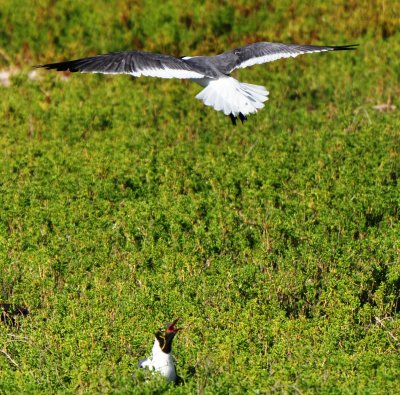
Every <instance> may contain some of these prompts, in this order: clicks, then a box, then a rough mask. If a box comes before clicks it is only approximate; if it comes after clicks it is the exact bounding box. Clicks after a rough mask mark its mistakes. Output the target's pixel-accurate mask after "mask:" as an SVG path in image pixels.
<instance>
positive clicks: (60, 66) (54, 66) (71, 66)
mask: <svg viewBox="0 0 400 395" xmlns="http://www.w3.org/2000/svg"><path fill="white" fill-rule="evenodd" d="M33 67H34V68H35V69H47V70H57V71H71V72H72V73H74V72H76V71H79V69H78V68H77V67H76V65H75V62H74V61H67V62H59V63H47V64H39V65H37V66H33Z"/></svg>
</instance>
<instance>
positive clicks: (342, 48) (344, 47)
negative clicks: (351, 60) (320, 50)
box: [331, 44, 360, 51]
mask: <svg viewBox="0 0 400 395" xmlns="http://www.w3.org/2000/svg"><path fill="white" fill-rule="evenodd" d="M359 45H360V44H349V45H333V46H331V48H332V50H333V51H353V50H355V49H357V47H358V46H359Z"/></svg>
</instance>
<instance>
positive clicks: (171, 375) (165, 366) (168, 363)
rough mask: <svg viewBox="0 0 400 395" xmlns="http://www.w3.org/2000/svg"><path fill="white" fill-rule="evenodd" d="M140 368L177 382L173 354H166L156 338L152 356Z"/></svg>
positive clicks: (141, 363)
mask: <svg viewBox="0 0 400 395" xmlns="http://www.w3.org/2000/svg"><path fill="white" fill-rule="evenodd" d="M139 367H140V368H146V369H149V370H153V371H155V372H158V373H160V374H161V375H162V376H164V377H165V378H166V379H167V380H168V381H176V379H177V375H176V370H175V363H174V359H173V357H172V352H170V353H165V352H164V351H163V350H162V349H161V347H160V344H159V342H158V339H157V338H156V339H155V340H154V344H153V348H152V350H151V356H150V357H149V358H146V359H144V360H142V361H140V362H139Z"/></svg>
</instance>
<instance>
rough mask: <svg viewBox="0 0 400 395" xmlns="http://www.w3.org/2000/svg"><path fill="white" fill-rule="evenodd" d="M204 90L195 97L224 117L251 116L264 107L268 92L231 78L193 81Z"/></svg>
mask: <svg viewBox="0 0 400 395" xmlns="http://www.w3.org/2000/svg"><path fill="white" fill-rule="evenodd" d="M193 81H194V82H197V83H198V84H199V85H201V86H205V88H204V89H203V90H202V91H201V92H200V93H199V94H198V95H197V96H196V99H200V100H202V101H203V102H204V104H205V105H206V106H211V107H213V108H214V109H216V110H217V111H223V112H224V114H225V115H229V114H232V115H233V116H238V115H239V114H242V115H244V116H246V115H247V114H252V113H255V112H257V110H259V109H260V108H263V107H264V104H263V102H265V101H266V100H268V94H269V92H268V91H267V90H266V89H265V88H264V87H263V86H260V85H253V84H246V83H244V82H239V81H238V80H235V79H234V78H232V77H225V78H220V79H215V80H214V79H210V78H203V79H193Z"/></svg>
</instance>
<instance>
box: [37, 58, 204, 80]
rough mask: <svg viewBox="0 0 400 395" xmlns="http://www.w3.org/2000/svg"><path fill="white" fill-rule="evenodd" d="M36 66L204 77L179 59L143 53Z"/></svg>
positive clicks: (132, 73) (90, 71)
mask: <svg viewBox="0 0 400 395" xmlns="http://www.w3.org/2000/svg"><path fill="white" fill-rule="evenodd" d="M37 67H43V68H45V69H54V70H57V71H67V70H69V71H72V72H75V71H79V72H81V73H102V74H130V75H133V76H134V77H140V76H141V75H144V76H150V77H160V78H204V74H202V73H201V72H198V71H196V70H195V69H194V68H193V67H191V66H190V65H188V64H187V63H185V62H184V61H183V60H182V59H179V58H175V57H173V56H168V55H162V54H157V53H151V52H142V51H126V52H114V53H109V54H106V55H98V56H93V57H90V58H83V59H77V60H70V61H66V62H59V63H49V64H43V65H40V66H37Z"/></svg>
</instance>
